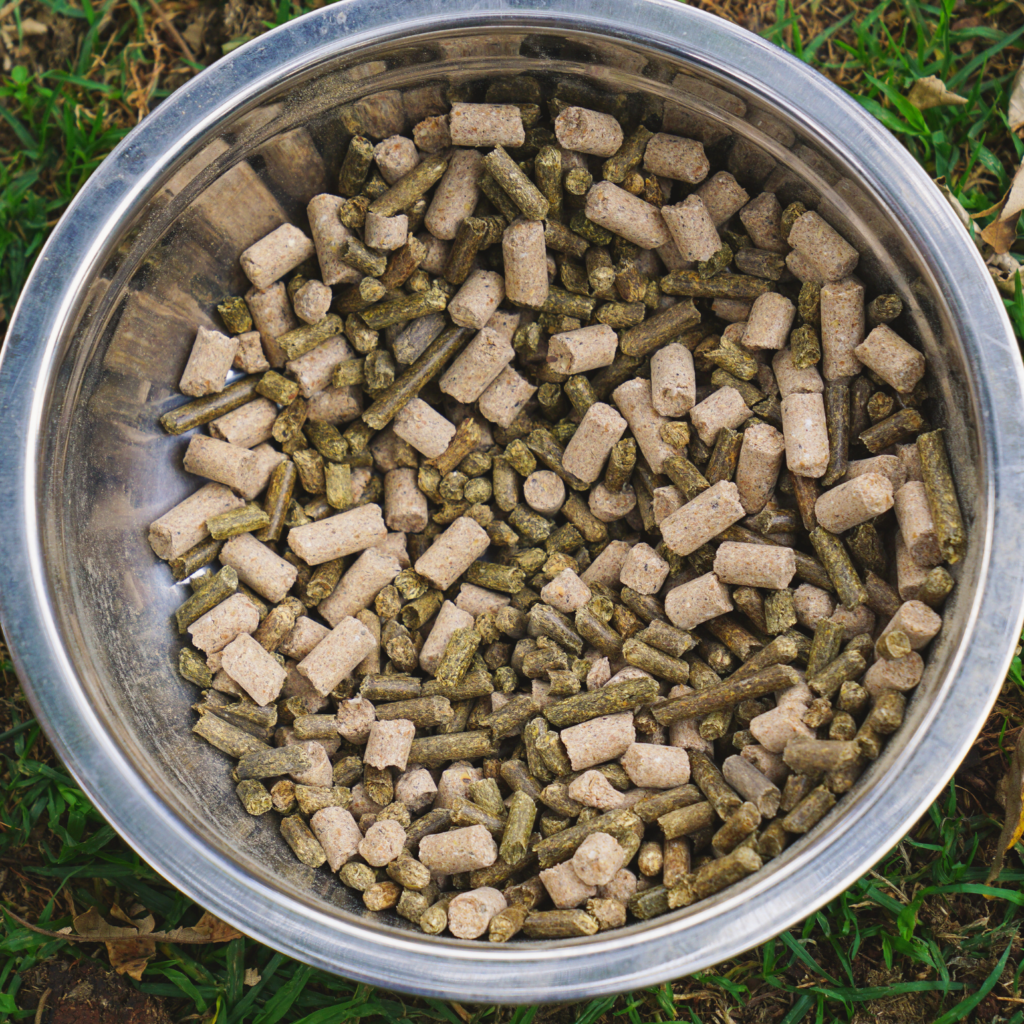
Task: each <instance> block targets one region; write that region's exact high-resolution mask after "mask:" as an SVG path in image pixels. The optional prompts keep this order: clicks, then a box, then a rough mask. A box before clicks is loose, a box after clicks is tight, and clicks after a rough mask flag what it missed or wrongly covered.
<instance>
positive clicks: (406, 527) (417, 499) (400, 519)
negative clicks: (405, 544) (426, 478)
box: [384, 468, 430, 533]
mask: <svg viewBox="0 0 1024 1024" xmlns="http://www.w3.org/2000/svg"><path fill="white" fill-rule="evenodd" d="M429 520H430V513H429V512H428V510H427V496H426V495H425V494H424V493H423V492H422V491H421V490H420V489H419V485H418V484H417V483H416V470H415V469H408V468H403V469H392V470H391V471H390V472H388V473H385V474H384V522H385V524H386V525H387V528H388V529H389V530H397V531H398V532H399V533H419V532H420V531H421V530H423V529H425V528H426V525H427V523H428V522H429Z"/></svg>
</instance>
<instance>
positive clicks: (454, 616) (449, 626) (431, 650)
mask: <svg viewBox="0 0 1024 1024" xmlns="http://www.w3.org/2000/svg"><path fill="white" fill-rule="evenodd" d="M473 618H474V616H473V615H472V614H471V613H470V612H466V611H463V610H462V609H460V608H457V607H456V606H455V605H454V604H452V602H451V601H445V602H444V604H442V605H441V610H440V611H439V612H438V613H437V617H436V618H435V619H434V625H433V627H432V628H431V630H430V635H429V636H428V637H427V639H426V641H425V642H424V644H423V647H422V649H421V650H420V668H421V669H423V671H424V672H426V673H427V675H431V676H432V675H433V674H434V671H435V670H436V669H437V664H438V662H439V661H440V660H441V655H442V654H444V649H445V647H447V646H448V641H449V640H451V638H452V634H453V633H454V632H455V631H456V630H457V629H471V628H472V626H473Z"/></svg>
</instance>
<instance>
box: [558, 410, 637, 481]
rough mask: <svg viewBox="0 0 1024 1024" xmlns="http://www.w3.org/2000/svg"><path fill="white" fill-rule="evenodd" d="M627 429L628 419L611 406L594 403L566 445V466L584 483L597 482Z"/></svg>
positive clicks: (564, 465)
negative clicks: (611, 453) (610, 454)
mask: <svg viewBox="0 0 1024 1024" xmlns="http://www.w3.org/2000/svg"><path fill="white" fill-rule="evenodd" d="M626 426H627V423H626V420H624V419H623V418H622V417H621V416H620V415H619V414H618V413H617V412H616V411H615V410H614V409H613V408H612V407H611V406H610V405H605V403H603V402H595V403H594V404H593V405H592V406H591V407H590V408H589V409H588V410H587V414H586V415H585V416H584V417H583V419H582V420H581V421H580V425H579V427H578V429H577V430H576V433H575V434H573V436H572V439H571V440H570V441H569V444H568V445H567V446H566V449H565V454H564V455H563V456H562V465H563V467H564V468H565V469H566V471H567V472H569V473H571V474H572V475H573V476H575V477H578V478H579V479H580V480H582V481H583V482H584V483H588V484H590V483H594V481H596V480H597V479H598V477H600V475H601V471H602V469H603V468H604V464H605V461H606V460H607V458H608V455H609V453H610V452H611V450H612V448H613V447H614V445H615V444H616V442H617V441H618V440H619V438H621V437H622V435H623V433H624V432H625V430H626Z"/></svg>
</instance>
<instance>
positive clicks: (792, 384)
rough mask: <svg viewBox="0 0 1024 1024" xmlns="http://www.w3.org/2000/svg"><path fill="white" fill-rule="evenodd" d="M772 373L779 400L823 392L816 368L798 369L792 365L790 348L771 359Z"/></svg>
mask: <svg viewBox="0 0 1024 1024" xmlns="http://www.w3.org/2000/svg"><path fill="white" fill-rule="evenodd" d="M772 372H773V373H774V374H775V381H776V383H777V384H778V387H779V397H780V398H788V397H789V396H790V395H813V394H821V393H822V392H824V390H825V384H824V382H823V381H822V379H821V374H820V373H818V368H817V366H807V367H805V368H804V369H802V370H801V369H798V368H797V367H796V366H795V365H794V364H793V350H792V349H791V348H784V349H782V350H781V351H780V352H777V353H776V354H775V355H774V356H773V357H772Z"/></svg>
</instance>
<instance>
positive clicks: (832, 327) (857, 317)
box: [821, 278, 864, 380]
mask: <svg viewBox="0 0 1024 1024" xmlns="http://www.w3.org/2000/svg"><path fill="white" fill-rule="evenodd" d="M863 340H864V285H862V284H861V283H860V282H859V281H855V280H853V279H852V278H850V279H847V280H843V281H833V282H830V283H829V284H826V285H824V286H823V287H822V289H821V350H822V364H821V365H822V372H823V373H824V374H825V380H838V379H839V378H842V377H852V376H854V375H856V374H858V373H860V370H861V366H860V360H859V359H858V358H857V355H856V351H855V350H856V348H857V346H858V345H860V343H861V342H862V341H863Z"/></svg>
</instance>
